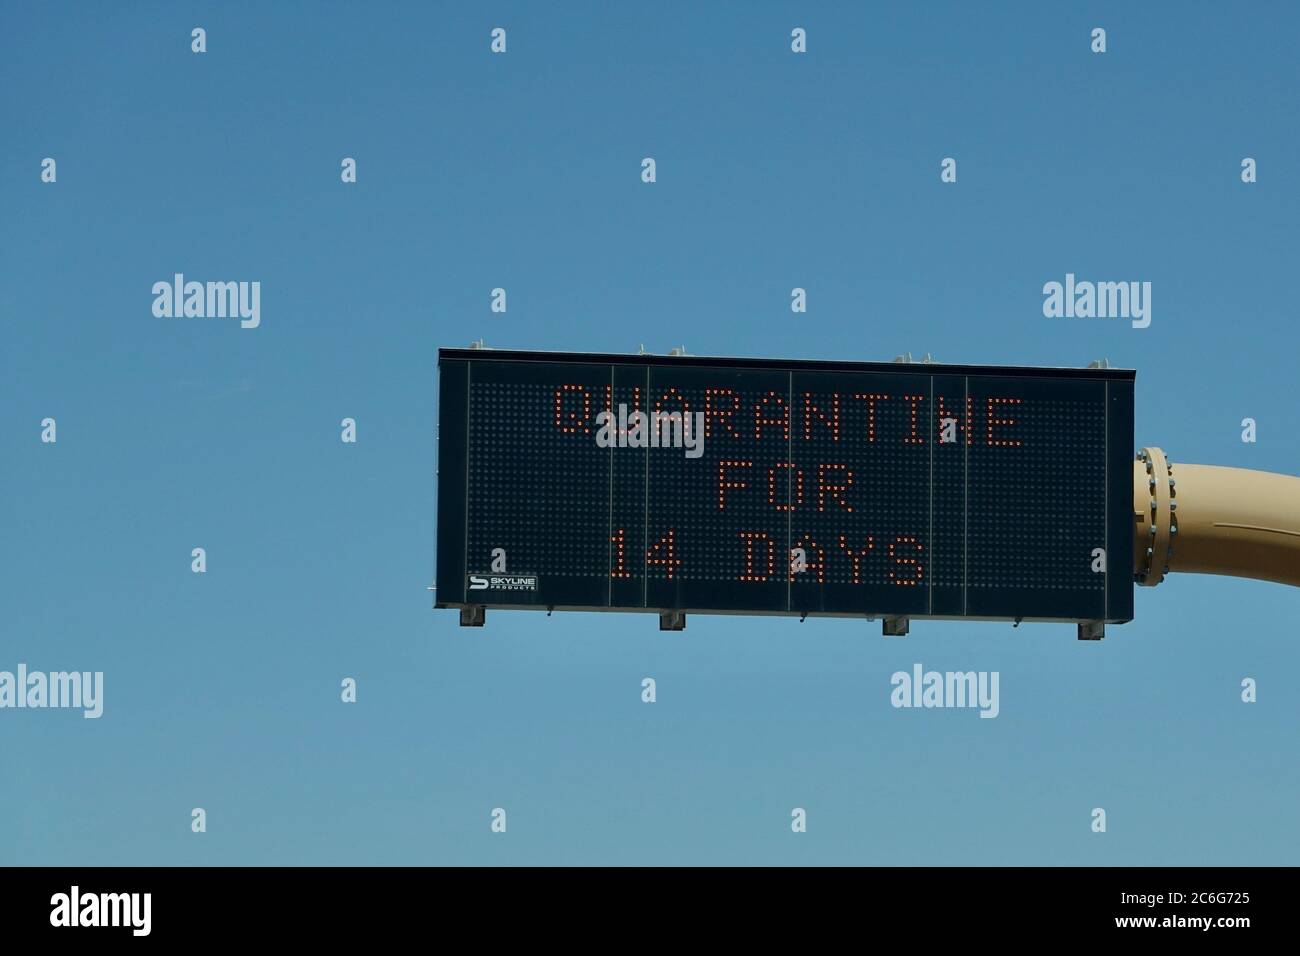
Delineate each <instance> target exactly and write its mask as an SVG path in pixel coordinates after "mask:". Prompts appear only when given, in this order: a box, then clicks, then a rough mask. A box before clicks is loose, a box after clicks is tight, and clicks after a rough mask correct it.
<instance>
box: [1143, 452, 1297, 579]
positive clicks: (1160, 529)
mask: <svg viewBox="0 0 1300 956" xmlns="http://www.w3.org/2000/svg"><path fill="white" fill-rule="evenodd" d="M1133 568H1134V570H1135V571H1136V573H1137V581H1138V583H1139V584H1145V585H1156V584H1159V583H1160V582H1161V581H1162V580H1164V576H1165V575H1166V574H1168V573H1169V572H1171V571H1189V572H1193V573H1196V574H1229V575H1232V576H1234V577H1239V578H1259V579H1261V580H1264V581H1277V582H1278V583H1280V584H1291V585H1295V586H1297V587H1300V478H1293V477H1291V476H1290V475H1275V474H1272V473H1271V472H1267V471H1250V470H1249V469H1246V468H1221V467H1218V466H1216V465H1182V464H1180V465H1178V466H1177V467H1175V466H1174V465H1173V464H1172V463H1170V462H1169V460H1168V459H1167V458H1166V457H1165V453H1164V452H1163V451H1161V450H1160V449H1159V448H1144V449H1142V451H1141V452H1139V453H1138V457H1137V460H1136V461H1135V462H1134V463H1133Z"/></svg>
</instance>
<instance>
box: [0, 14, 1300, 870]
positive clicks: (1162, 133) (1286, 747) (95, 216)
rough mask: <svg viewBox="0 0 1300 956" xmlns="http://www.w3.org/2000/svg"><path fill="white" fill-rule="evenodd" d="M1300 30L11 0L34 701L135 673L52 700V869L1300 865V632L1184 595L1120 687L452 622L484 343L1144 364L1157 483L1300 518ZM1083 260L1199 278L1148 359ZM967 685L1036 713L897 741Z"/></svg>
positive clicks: (847, 634) (1, 445) (12, 300)
mask: <svg viewBox="0 0 1300 956" xmlns="http://www.w3.org/2000/svg"><path fill="white" fill-rule="evenodd" d="M196 26H202V27H204V28H206V30H207V35H208V41H207V42H208V52H207V53H206V54H203V55H195V54H193V53H191V52H190V31H191V29H192V28H193V27H196ZM496 26H501V27H504V28H506V29H507V31H508V53H507V54H506V55H504V56H493V55H491V54H490V53H489V51H488V44H489V31H490V30H491V29H492V28H493V27H496ZM795 26H802V27H805V28H806V29H807V31H808V47H809V52H808V53H807V54H806V55H802V56H797V55H794V54H792V53H791V52H790V47H789V34H790V30H791V29H792V28H793V27H795ZM1096 26H1101V27H1104V28H1106V30H1107V32H1108V48H1109V49H1108V52H1107V53H1105V54H1104V55H1094V54H1093V53H1091V52H1090V50H1089V33H1090V31H1091V29H1092V28H1093V27H1096ZM1298 28H1300V14H1297V11H1296V8H1295V7H1294V5H1289V4H1281V3H1277V4H1260V5H1251V6H1250V7H1249V8H1248V9H1238V8H1234V7H1231V6H1230V5H1225V4H1222V3H1191V4H1140V5H1135V4H1127V3H1096V4H1072V5H1069V8H1068V9H1067V8H1066V7H1065V5H1060V4H1041V3H1021V4H1014V5H1007V4H994V5H984V4H978V5H976V4H965V3H961V4H935V3H926V4H903V3H896V4H870V5H868V4H859V3H818V4H811V3H798V4H797V3H746V4H740V3H720V2H711V3H703V4H696V3H690V4H686V3H680V4H674V3H657V4H649V5H634V4H606V3H588V4H581V3H569V4H564V5H562V6H553V5H546V8H545V9H543V5H539V4H525V3H519V4H506V3H493V4H471V3H458V4H453V3H445V4H431V3H410V4H381V5H371V6H367V5H364V4H362V5H358V4H354V3H347V4H345V3H288V2H277V3H273V4H271V3H265V4H263V3H252V2H242V3H201V4H186V3H131V4H102V3H78V4H70V3H42V4H5V5H4V7H3V9H2V10H0V88H3V89H4V91H5V92H4V96H3V98H2V99H0V130H3V136H2V137H0V317H2V319H3V326H2V328H3V331H2V333H0V334H2V335H3V348H0V462H2V464H3V467H2V468H0V492H2V494H0V501H2V502H3V504H2V507H3V512H2V514H3V522H2V528H3V531H2V533H0V541H3V545H2V546H0V582H2V583H0V669H8V670H12V669H14V668H15V667H16V665H17V664H18V663H20V662H24V663H26V664H28V666H29V667H31V668H33V669H44V670H63V669H76V670H92V671H95V670H102V671H103V672H104V673H105V713H104V716H103V717H102V718H101V719H100V720H97V721H94V720H83V719H82V718H81V716H80V714H79V713H77V712H68V711H26V710H24V711H12V710H6V711H0V864H2V863H28V864H114V863H128V864H146V863H166V864H235V863H253V864H273V863H301V864H317V863H404V864H439V863H467V864H500V863H526V864H533V863H564V864H568V863H617V864H622V863H656V864H659V863H742V864H752V863H886V864H927V863H953V864H962V863H994V864H1002V863H1022V864H1030V863H1040V864H1041V863H1048V864H1052V863H1080V864H1104V863H1120V864H1152V863H1155V864H1217V863H1223V864H1227V863H1237V864H1252V863H1274V864H1281V863H1291V864H1294V863H1296V862H1298V860H1297V850H1296V848H1297V846H1300V824H1297V817H1296V813H1295V807H1296V804H1297V796H1298V795H1300V769H1298V766H1297V759H1296V758H1297V738H1296V728H1297V726H1300V703H1298V702H1297V689H1296V685H1295V681H1296V675H1297V674H1300V641H1297V640H1296V620H1297V612H1298V611H1300V592H1298V591H1296V590H1294V589H1288V588H1285V587H1282V586H1280V585H1270V584H1264V583H1257V582H1250V581H1239V580H1232V579H1227V578H1224V579H1216V578H1199V577H1186V576H1184V577H1182V578H1179V577H1174V578H1172V579H1171V580H1169V581H1167V582H1166V583H1165V584H1163V585H1161V586H1160V587H1159V588H1156V589H1154V590H1152V589H1141V590H1140V591H1139V592H1138V594H1137V595H1136V600H1137V605H1136V620H1134V621H1133V622H1132V623H1130V624H1127V625H1125V626H1122V627H1112V628H1110V630H1109V633H1108V636H1107V638H1106V640H1105V641H1103V642H1101V643H1080V642H1077V641H1076V640H1075V635H1074V631H1073V629H1072V628H1071V627H1068V626H1050V625H1024V626H1022V627H1021V628H1020V629H1019V630H1013V629H1012V628H1011V627H1010V625H1001V624H960V623H937V622H933V623H931V622H917V623H914V624H913V627H912V633H911V635H910V636H909V637H907V638H906V639H902V640H894V639H891V640H885V639H882V637H881V636H880V633H879V624H865V623H861V622H854V621H809V622H807V623H804V624H802V625H801V624H798V623H797V622H796V621H795V620H792V619H784V618H774V619H768V618H725V617H716V618H704V617H700V618H693V619H692V620H691V621H690V623H689V627H688V629H687V630H686V631H685V632H684V633H680V634H663V633H660V632H659V631H658V630H657V622H656V620H655V618H654V617H653V616H636V615H594V614H593V615H560V614H557V615H555V616H554V617H551V618H547V617H545V616H542V615H535V614H529V613H514V614H510V613H496V614H493V615H491V616H490V618H489V621H488V627H487V628H485V629H482V630H477V629H473V630H471V629H460V628H458V626H457V617H456V614H455V612H451V611H440V612H435V611H433V610H431V609H430V595H429V593H428V592H427V591H426V590H425V588H426V586H427V585H428V584H429V583H430V582H431V580H432V575H433V563H434V554H433V540H434V531H435V527H434V525H435V520H434V519H435V490H434V467H435V446H434V423H435V418H436V413H437V408H436V395H437V391H436V385H437V373H436V368H435V359H436V349H437V348H438V347H439V346H446V345H450V346H463V345H466V344H468V343H469V342H470V341H471V340H472V339H478V338H483V339H485V340H486V342H487V344H488V345H490V346H497V347H503V348H505V347H509V348H533V349H569V350H589V351H607V352H634V351H636V350H637V347H638V345H640V344H642V343H644V344H645V346H646V348H647V349H649V350H651V351H659V352H666V351H667V350H668V349H669V348H670V347H672V346H675V345H686V346H687V347H688V349H689V350H690V351H691V352H693V353H695V354H701V355H707V354H721V355H748V356H772V357H789V358H809V359H818V358H851V359H861V360H876V359H889V358H892V357H893V356H894V355H896V354H898V353H900V352H903V351H912V352H913V353H917V354H920V353H924V352H927V351H928V352H931V353H933V354H934V356H935V357H936V359H938V360H940V361H947V362H966V363H988V364H1041V365H1064V366H1082V365H1085V364H1087V362H1088V361H1089V360H1091V359H1095V358H1098V357H1101V356H1105V357H1107V358H1109V360H1110V361H1111V363H1112V364H1114V365H1120V366H1125V367H1133V368H1136V369H1137V370H1138V377H1137V418H1136V426H1137V427H1136V434H1137V441H1138V443H1139V444H1149V443H1150V444H1159V445H1161V446H1162V447H1164V448H1165V449H1166V450H1167V451H1168V452H1169V453H1170V455H1171V456H1172V457H1173V458H1174V459H1175V461H1187V462H1202V463H1210V464H1224V465H1237V466H1243V467H1250V468H1260V469H1266V470H1272V471H1281V472H1287V473H1291V474H1300V446H1298V443H1297V441H1296V439H1295V436H1296V434H1297V431H1298V429H1300V414H1298V412H1297V402H1296V398H1295V394H1296V393H1295V388H1296V385H1295V382H1296V354H1297V342H1298V339H1300V336H1298V335H1297V332H1296V325H1295V323H1296V318H1297V317H1296V294H1295V275H1296V268H1295V251H1296V246H1295V238H1294V237H1295V223H1296V222H1297V221H1300V202H1298V201H1297V190H1296V183H1297V181H1300V175H1298V174H1297V170H1296V163H1297V157H1298V156H1300V134H1298V133H1297V125H1296V122H1295V120H1296V117H1297V116H1298V115H1300V102H1298V100H1300V83H1297V79H1298V73H1300V70H1298V69H1297V66H1296V57H1295V49H1294V42H1293V41H1294V36H1295V35H1296V32H1297V29H1298ZM47 156H49V157H54V158H55V159H56V160H57V163H58V181H57V183H55V184H43V183H41V182H40V163H41V160H42V159H43V158H44V157H47ZM345 156H351V157H355V158H356V159H357V162H358V174H359V175H358V179H359V181H358V182H357V183H356V184H355V185H344V184H342V183H341V182H340V178H339V171H340V168H339V163H340V160H341V159H342V158H343V157H345ZM645 156H653V157H655V159H656V160H657V163H658V182H657V183H655V184H653V185H646V184H643V183H642V182H641V181H640V162H641V159H642V157H645ZM946 156H951V157H954V158H956V159H957V161H958V182H957V183H956V184H955V185H945V184H941V183H940V181H939V164H940V161H941V160H942V159H943V158H944V157H946ZM1246 156H1250V157H1254V158H1255V159H1257V161H1258V168H1259V181H1258V182H1257V183H1255V184H1253V185H1246V184H1243V183H1242V182H1241V180H1240V162H1241V160H1242V158H1243V157H1246ZM175 272H184V273H185V274H186V275H187V276H189V277H191V278H196V279H244V280H258V281H260V282H261V283H262V300H261V309H262V322H261V327H260V328H258V329H256V330H242V329H240V328H238V326H237V325H235V324H233V323H231V322H229V321H220V320H212V321H204V320H193V319H192V320H174V319H160V318H155V317H154V316H153V314H152V312H151V304H152V296H151V293H150V288H151V286H152V284H153V283H154V282H156V281H159V280H167V279H169V278H170V277H171V276H172V274H173V273H175ZM1067 272H1074V273H1076V274H1077V275H1079V276H1080V277H1081V278H1091V279H1100V280H1129V279H1131V280H1146V281H1150V282H1152V283H1153V303H1152V305H1153V313H1152V317H1153V321H1152V324H1151V326H1150V328H1148V329H1145V330H1136V329H1133V328H1131V327H1130V326H1129V324H1128V323H1127V322H1114V321H1101V320H1078V319H1073V320H1072V319H1047V318H1044V316H1043V314H1042V299H1043V296H1042V292H1041V289H1042V286H1043V284H1044V283H1045V282H1048V281H1051V280H1057V281H1061V280H1063V278H1064V276H1065V274H1066V273H1067ZM496 286H503V287H505V288H506V289H507V290H508V296H509V311H508V313H506V314H505V315H494V314H492V313H491V312H490V311H489V308H488V306H489V293H490V290H491V289H492V288H494V287H496ZM795 286H801V287H804V288H806V289H807V290H808V303H809V311H808V314H807V315H806V316H795V315H792V313H791V312H790V309H789V296H790V289H791V288H792V287H795ZM47 416H50V417H54V418H56V419H57V422H58V443H57V444H56V445H46V444H42V443H41V442H40V422H41V419H43V418H45V417H47ZM1246 416H1251V417H1254V418H1256V419H1257V420H1258V422H1259V441H1258V443H1257V444H1254V445H1249V444H1243V443H1242V442H1241V440H1240V430H1241V429H1240V425H1239V423H1240V421H1241V419H1242V418H1243V417H1246ZM344 417H353V418H355V419H356V420H357V422H358V428H359V441H358V443H357V444H356V445H345V444H343V443H341V442H340V441H339V427H338V426H339V421H340V419H342V418H344ZM194 547H204V548H206V549H207V554H208V572H207V573H206V574H204V575H196V574H192V573H191V572H190V551H191V549H192V548H194ZM914 662H921V663H923V664H924V665H925V667H926V668H934V669H939V670H959V669H960V670H967V669H975V670H997V671H1000V673H1001V715H1000V716H999V717H998V719H996V720H980V719H978V718H977V717H976V715H975V713H974V712H972V711H909V710H894V709H893V708H891V707H890V705H889V692H890V689H891V688H890V686H889V675H890V674H891V673H892V672H894V671H895V670H899V669H905V670H906V669H910V668H911V666H912V664H913V663H914ZM345 676H352V677H355V678H356V679H357V681H358V683H359V701H358V703H357V704H355V705H344V704H342V703H340V702H339V682H340V681H341V680H342V678H343V677H345ZM645 676H652V677H655V678H656V679H657V681H658V697H659V699H658V702H657V703H656V704H654V705H646V704H643V703H641V700H640V682H641V679H642V678H643V677H645ZM1246 676H1250V677H1254V678H1256V679H1257V680H1258V681H1259V702H1258V703H1257V704H1254V705H1246V704H1243V703H1241V702H1240V700H1239V693H1240V688H1239V684H1240V681H1241V679H1242V678H1243V677H1246ZM796 806H797V807H804V808H806V809H807V811H808V832H807V833H806V834H802V835H795V834H792V833H791V832H790V827H789V821H790V816H789V815H790V810H791V808H793V807H796ZM1097 806H1100V807H1104V808H1106V810H1107V812H1108V815H1109V818H1108V832H1107V833H1106V834H1104V835H1096V834H1093V833H1092V832H1090V829H1089V822H1090V817H1089V813H1090V811H1091V809H1092V808H1093V807H1097ZM193 807H203V808H205V809H206V810H207V813H208V832H207V833H206V834H203V835H196V834H193V833H191V832H190V810H191V808H193ZM493 807H504V808H506V810H507V812H508V814H509V817H508V819H509V830H508V832H507V834H505V835H504V836H501V835H493V834H491V833H490V832H489V813H490V811H491V809H492V808H493Z"/></svg>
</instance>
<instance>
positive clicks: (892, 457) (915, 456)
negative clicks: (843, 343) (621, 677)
mask: <svg viewBox="0 0 1300 956" xmlns="http://www.w3.org/2000/svg"><path fill="white" fill-rule="evenodd" d="M439 367H440V391H439V400H440V407H439V438H438V455H439V466H438V538H437V542H438V546H437V597H436V603H437V605H438V606H440V607H461V606H466V605H483V606H486V607H526V608H561V609H593V610H600V609H612V610H638V609H640V610H650V611H663V610H683V611H697V612H700V611H703V612H709V611H717V612H736V613H779V614H837V615H871V616H883V615H897V616H909V617H927V616H931V617H947V618H960V617H970V618H992V619H1027V620H1070V621H1082V620H1094V621H1111V622H1119V621H1125V620H1128V619H1130V618H1131V617H1132V586H1133V568H1132V534H1133V531H1132V513H1131V512H1132V500H1131V499H1132V477H1131V461H1132V450H1133V378H1134V373H1133V372H1132V371H1125V370H1113V369H1025V368H992V367H974V366H944V365H931V364H879V363H831V362H795V361H761V360H750V359H720V358H697V357H686V356H680V357H664V356H610V355H578V354H568V353H529V352H496V351H491V350H448V349H444V350H442V351H441V353H440V357H439Z"/></svg>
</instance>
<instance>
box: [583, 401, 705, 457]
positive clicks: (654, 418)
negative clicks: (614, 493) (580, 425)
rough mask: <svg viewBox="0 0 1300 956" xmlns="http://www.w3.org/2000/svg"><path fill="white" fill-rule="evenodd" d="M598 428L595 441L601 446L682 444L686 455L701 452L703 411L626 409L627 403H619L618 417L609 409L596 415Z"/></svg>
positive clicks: (639, 446)
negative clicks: (628, 410) (646, 411)
mask: <svg viewBox="0 0 1300 956" xmlns="http://www.w3.org/2000/svg"><path fill="white" fill-rule="evenodd" d="M596 424H597V425H599V426H600V429H599V430H598V431H597V432H596V444H597V445H598V446H599V447H601V448H684V449H686V457H687V458H699V457H701V456H702V455H703V454H704V413H703V412H695V413H693V414H692V413H691V412H687V413H686V414H682V413H681V412H659V411H655V412H651V413H650V414H649V415H647V414H646V413H645V412H643V411H640V410H638V411H635V412H633V413H632V414H631V415H629V414H628V413H627V405H625V404H621V403H620V404H619V406H618V418H617V419H616V418H615V417H614V413H613V412H611V411H603V412H601V413H600V414H599V415H597V416H596Z"/></svg>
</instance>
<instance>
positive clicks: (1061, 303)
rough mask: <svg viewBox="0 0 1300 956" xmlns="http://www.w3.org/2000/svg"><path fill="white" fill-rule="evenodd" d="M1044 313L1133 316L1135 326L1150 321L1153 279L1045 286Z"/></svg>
mask: <svg viewBox="0 0 1300 956" xmlns="http://www.w3.org/2000/svg"><path fill="white" fill-rule="evenodd" d="M1043 296H1044V299H1043V315H1044V316H1046V317H1047V318H1049V319H1060V318H1066V319H1075V318H1078V319H1132V322H1133V328H1135V329H1145V328H1146V327H1147V326H1149V325H1150V324H1151V283H1150V282H1086V281H1085V282H1075V281H1074V273H1073V272H1067V273H1066V274H1065V284H1064V285H1062V284H1061V283H1060V282H1048V283H1046V284H1044V286H1043Z"/></svg>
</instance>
